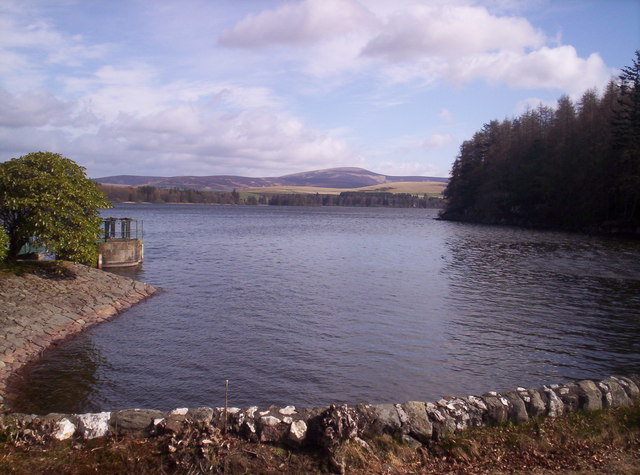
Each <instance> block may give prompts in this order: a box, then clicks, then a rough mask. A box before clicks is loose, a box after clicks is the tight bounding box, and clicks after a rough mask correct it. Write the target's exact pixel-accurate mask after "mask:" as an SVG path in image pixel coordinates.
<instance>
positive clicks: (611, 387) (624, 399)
mask: <svg viewBox="0 0 640 475" xmlns="http://www.w3.org/2000/svg"><path fill="white" fill-rule="evenodd" d="M598 387H599V388H600V389H601V390H602V394H603V396H602V405H603V406H604V407H621V406H628V405H629V404H630V403H631V400H630V399H629V396H627V392H626V391H625V390H624V388H623V387H622V386H621V385H620V384H619V383H618V381H616V380H615V379H613V378H607V379H603V380H602V381H600V382H599V383H598Z"/></svg>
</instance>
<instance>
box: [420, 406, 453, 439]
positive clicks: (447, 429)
mask: <svg viewBox="0 0 640 475" xmlns="http://www.w3.org/2000/svg"><path fill="white" fill-rule="evenodd" d="M424 406H425V411H426V412H427V417H428V418H429V422H431V426H432V428H433V432H432V437H433V438H434V439H436V440H442V438H443V437H445V436H447V435H449V434H453V433H454V432H455V431H456V421H455V419H454V418H452V417H451V416H450V415H449V413H448V412H447V411H445V410H444V409H442V408H441V407H439V406H437V405H436V404H434V403H432V402H427V403H425V405H424Z"/></svg>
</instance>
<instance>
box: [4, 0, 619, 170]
mask: <svg viewBox="0 0 640 475" xmlns="http://www.w3.org/2000/svg"><path fill="white" fill-rule="evenodd" d="M70 1H71V3H72V4H71V5H70V6H68V7H67V8H68V11H67V10H64V9H63V10H56V9H55V8H53V9H51V8H49V9H47V8H44V6H51V5H54V4H55V2H51V4H49V3H48V2H46V1H45V2H42V5H43V8H42V9H39V8H38V6H39V5H40V4H37V3H34V4H26V5H24V4H23V3H22V2H13V3H12V2H10V1H7V2H5V3H3V4H2V5H1V6H0V29H2V31H3V34H2V35H0V73H1V74H0V110H2V111H3V114H1V115H0V159H7V158H10V157H13V156H18V155H21V154H24V153H28V152H30V151H34V150H51V151H55V152H60V153H63V154H65V155H67V156H69V157H70V158H73V159H74V160H77V161H79V162H80V163H81V164H83V165H84V166H86V167H87V168H88V169H89V171H90V173H91V174H92V175H93V176H98V175H106V174H119V173H135V174H153V175H175V174H200V175H202V174H245V175H254V176H265V175H279V174H284V173H290V172H296V171H302V170H308V169H317V168H328V167H334V166H369V167H370V168H375V166H371V165H370V159H369V158H368V157H367V156H366V155H365V152H363V151H362V150H364V149H365V148H363V147H361V149H357V148H356V147H355V146H354V145H352V143H353V142H360V143H366V142H367V138H366V137H358V140H355V141H352V140H351V139H352V137H351V136H350V134H352V133H354V130H355V129H356V127H357V126H358V125H359V124H357V123H356V124H355V125H353V126H352V124H349V123H343V122H340V116H339V114H336V116H335V118H333V121H319V120H315V121H314V120H313V118H311V119H310V118H309V117H308V116H307V114H306V110H305V107H304V104H305V101H306V99H307V98H309V97H312V98H313V97H330V96H331V94H332V93H333V92H334V91H335V90H340V88H344V89H348V88H352V89H353V90H354V91H356V92H357V94H359V95H361V97H362V100H361V103H362V104H364V106H363V114H364V113H365V111H366V110H369V111H372V110H378V111H379V105H380V104H390V106H389V108H392V107H396V106H401V105H402V104H403V102H404V101H405V99H402V100H398V97H397V96H394V91H398V88H404V90H405V91H408V92H407V97H411V95H414V96H415V95H418V94H420V93H421V92H422V91H425V90H429V88H434V87H437V86H438V85H452V86H453V87H465V86H466V85H470V84H474V83H477V82H481V83H483V84H485V85H488V86H489V87H496V88H499V87H503V86H506V87H507V88H510V89H513V90H524V91H530V90H534V91H536V90H540V89H547V90H554V91H558V95H559V94H560V93H567V94H570V95H574V96H575V95H577V94H580V93H581V92H582V91H584V90H586V89H587V88H592V87H598V86H602V85H603V84H605V83H606V81H607V80H608V79H609V78H610V75H611V70H610V69H609V68H608V67H607V65H606V64H605V63H604V61H603V59H602V58H601V57H600V56H599V55H598V54H597V53H593V54H590V55H589V56H588V57H581V56H580V55H579V54H578V52H577V50H576V49H575V47H574V46H572V45H558V44H555V43H554V41H555V40H550V39H549V38H548V37H547V35H546V34H545V32H543V31H541V30H540V29H538V28H536V27H534V26H533V25H532V24H531V23H530V22H529V21H528V20H527V19H526V18H524V17H521V16H517V15H514V14H508V15H507V14H502V13H496V11H495V10H493V11H492V10H491V9H489V8H487V7H485V6H483V5H479V4H476V3H469V2H438V1H429V2H426V1H419V0H415V1H413V0H398V1H396V2H387V1H384V0H370V1H358V0H298V1H283V2H269V3H268V4H267V5H270V6H269V7H267V8H262V9H256V5H257V6H258V8H260V7H261V6H262V5H263V4H261V3H259V2H258V3H255V4H251V5H252V6H251V8H249V7H247V8H245V9H244V10H242V11H245V12H248V13H242V14H238V11H241V10H240V9H239V8H237V5H235V4H234V3H233V2H230V1H222V2H219V3H215V4H208V3H207V4H206V5H205V4H201V3H199V2H192V3H189V4H188V5H187V6H183V5H179V6H178V5H174V4H163V6H162V7H158V6H157V5H156V4H155V3H153V4H143V5H139V6H138V8H139V11H138V12H137V13H138V16H135V13H136V11H135V9H134V8H135V7H134V6H131V5H132V4H126V6H125V5H120V6H119V8H122V9H123V10H122V11H121V12H119V13H118V15H119V17H117V20H118V21H130V23H129V24H127V23H125V24H124V27H132V26H133V25H135V26H136V27H138V26H139V27H140V29H141V31H140V32H139V35H138V36H137V37H136V38H138V39H137V41H140V42H141V43H140V44H139V45H136V47H135V48H133V51H131V49H132V48H131V46H130V45H129V44H128V43H127V41H126V40H123V39H121V38H120V37H119V36H118V35H115V34H113V32H111V34H110V35H107V36H104V35H99V34H98V33H97V32H95V33H94V30H96V31H97V30H99V28H92V27H91V25H89V27H88V28H87V30H86V31H84V32H78V31H75V30H74V28H72V27H68V26H65V27H63V26H62V24H63V23H64V21H63V20H61V18H62V17H64V18H66V14H67V13H68V15H69V16H72V15H73V13H74V11H73V10H74V8H75V9H90V6H88V4H87V3H85V2H79V3H77V4H76V5H73V0H70ZM205 6H206V8H208V9H209V10H207V15H212V12H213V13H215V14H216V15H217V16H215V21H212V26H211V28H210V31H209V30H208V29H207V28H203V27H202V25H203V20H202V19H201V18H197V15H198V12H199V11H201V10H202V9H203V8H204V7H205ZM150 7H153V8H155V10H154V15H148V14H147V11H146V10H147V8H150ZM187 7H189V8H193V12H192V13H190V10H188V9H187ZM126 8H129V9H133V10H131V11H129V10H126ZM172 9H174V10H172ZM175 9H180V19H181V21H180V22H174V23H173V24H172V25H171V28H169V30H170V31H171V32H172V35H173V36H171V37H167V36H163V35H164V31H165V26H166V23H163V22H162V21H165V22H166V21H167V18H171V17H172V11H174V12H175V11H176V10H175ZM216 9H217V10H216ZM52 11H53V12H54V13H55V12H56V11H58V13H59V12H60V11H62V12H63V13H65V15H63V16H62V17H56V16H55V15H54V14H53V13H51V12H52ZM202 11H203V10H202ZM84 13H85V18H90V17H91V18H93V17H95V15H93V14H92V12H91V11H90V10H87V11H86V12H84ZM161 13H162V15H161ZM130 14H131V19H130V20H128V16H129V15H130ZM163 15H164V16H163ZM189 15H191V17H190V16H189ZM173 16H177V15H173ZM56 18H57V21H56ZM162 18H164V20H162V21H161V20H158V19H162ZM189 18H191V19H192V20H193V22H194V24H195V22H198V25H199V27H198V28H199V30H198V31H199V33H198V34H199V36H198V38H199V41H200V42H202V44H201V47H199V48H198V49H197V51H195V50H189V51H187V50H185V49H181V48H184V47H185V46H184V45H186V44H189V46H190V47H193V44H192V43H189V42H184V43H183V42H182V41H181V36H182V37H184V36H185V34H186V33H188V30H189V23H188V21H187V22H186V23H184V24H183V20H189ZM207 18H209V16H208V17H207ZM211 18H212V19H213V18H214V17H211ZM124 19H127V20H124ZM93 20H94V21H100V19H99V18H97V17H96V18H93ZM143 20H144V21H143ZM145 22H148V24H145ZM154 22H155V23H154ZM203 32H204V33H203ZM205 33H206V34H205ZM207 35H208V36H207ZM158 45H162V47H159V46H158ZM528 94H529V93H528ZM537 94H538V92H537V91H536V92H534V93H531V94H529V95H530V96H532V95H537ZM338 100H339V99H338ZM318 102H320V101H316V103H318ZM334 106H335V104H330V103H329V102H327V108H331V107H334ZM367 108H368V109H367ZM438 111H439V112H438ZM318 115H319V116H328V115H329V114H322V113H321V112H320V113H318ZM433 115H434V116H435V117H438V118H439V122H440V125H442V124H447V125H450V126H453V125H455V124H454V114H453V112H452V111H451V110H450V109H449V108H447V107H443V106H438V107H437V108H436V109H435V111H434V113H433ZM458 116H459V113H458V112H456V114H455V117H456V120H457V118H458ZM488 118H490V117H488ZM327 123H332V124H335V125H329V126H327V125H326V124H327ZM420 134H422V135H420V136H421V137H423V138H416V136H417V135H416V134H415V133H413V134H412V132H409V131H408V132H406V133H403V134H401V136H400V138H399V139H398V138H397V137H396V138H395V139H393V140H391V139H390V140H389V141H388V142H387V144H386V148H385V146H384V144H383V146H381V147H379V148H380V149H386V150H388V151H390V152H389V153H390V154H392V153H396V152H397V151H398V150H401V151H404V152H406V153H409V152H408V151H411V153H410V155H411V157H409V158H407V161H406V164H403V162H402V157H398V156H393V157H391V156H390V157H386V159H381V160H379V165H380V167H382V168H385V169H386V170H387V171H388V170H398V171H400V170H405V171H407V172H408V171H410V170H414V171H415V170H423V171H427V170H428V171H430V172H431V173H434V171H435V170H436V169H435V168H434V167H433V166H432V165H429V164H425V163H424V162H420V161H419V159H418V155H417V154H418V153H424V154H427V155H428V154H429V153H432V152H433V151H434V150H436V149H438V150H439V151H442V150H444V149H445V148H446V147H447V146H452V145H453V144H454V143H455V141H456V140H460V137H459V136H456V135H455V134H454V133H452V132H451V131H450V130H448V129H442V128H440V129H439V128H437V127H435V126H434V127H433V128H432V129H431V130H426V131H424V130H423V131H421V132H420ZM402 136H404V137H406V140H405V142H404V143H401V144H400V145H399V142H400V141H402ZM424 137H426V138H424ZM375 140H377V138H376V137H371V141H375ZM371 149H373V146H370V147H368V150H371ZM404 152H403V153H404ZM400 155H402V153H401V154H400ZM451 155H452V156H451V159H453V155H454V153H453V154H451ZM425 156H426V155H425ZM377 158H380V157H377ZM394 160H396V161H394ZM439 170H440V171H439V173H440V174H444V173H446V171H444V172H443V170H442V168H440V169H439Z"/></svg>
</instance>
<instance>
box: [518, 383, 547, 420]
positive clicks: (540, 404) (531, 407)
mask: <svg viewBox="0 0 640 475" xmlns="http://www.w3.org/2000/svg"><path fill="white" fill-rule="evenodd" d="M517 391H518V394H519V395H520V398H521V399H522V401H523V402H524V406H525V408H526V409H527V414H528V416H529V417H530V418H532V419H535V418H537V417H540V416H544V415H545V414H546V413H547V406H546V405H545V403H544V398H543V396H542V395H541V394H540V391H538V390H537V389H523V388H520V389H518V390H517Z"/></svg>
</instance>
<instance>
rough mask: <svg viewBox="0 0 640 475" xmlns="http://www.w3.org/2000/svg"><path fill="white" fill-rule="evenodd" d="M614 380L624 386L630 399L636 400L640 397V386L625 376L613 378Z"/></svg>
mask: <svg viewBox="0 0 640 475" xmlns="http://www.w3.org/2000/svg"><path fill="white" fill-rule="evenodd" d="M612 378H613V379H615V380H616V381H617V382H618V384H619V385H620V386H622V388H623V389H624V390H625V391H626V393H627V396H629V399H635V398H637V397H639V396H640V388H638V385H637V384H636V383H635V382H634V381H633V380H632V379H629V378H626V377H624V376H612Z"/></svg>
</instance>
